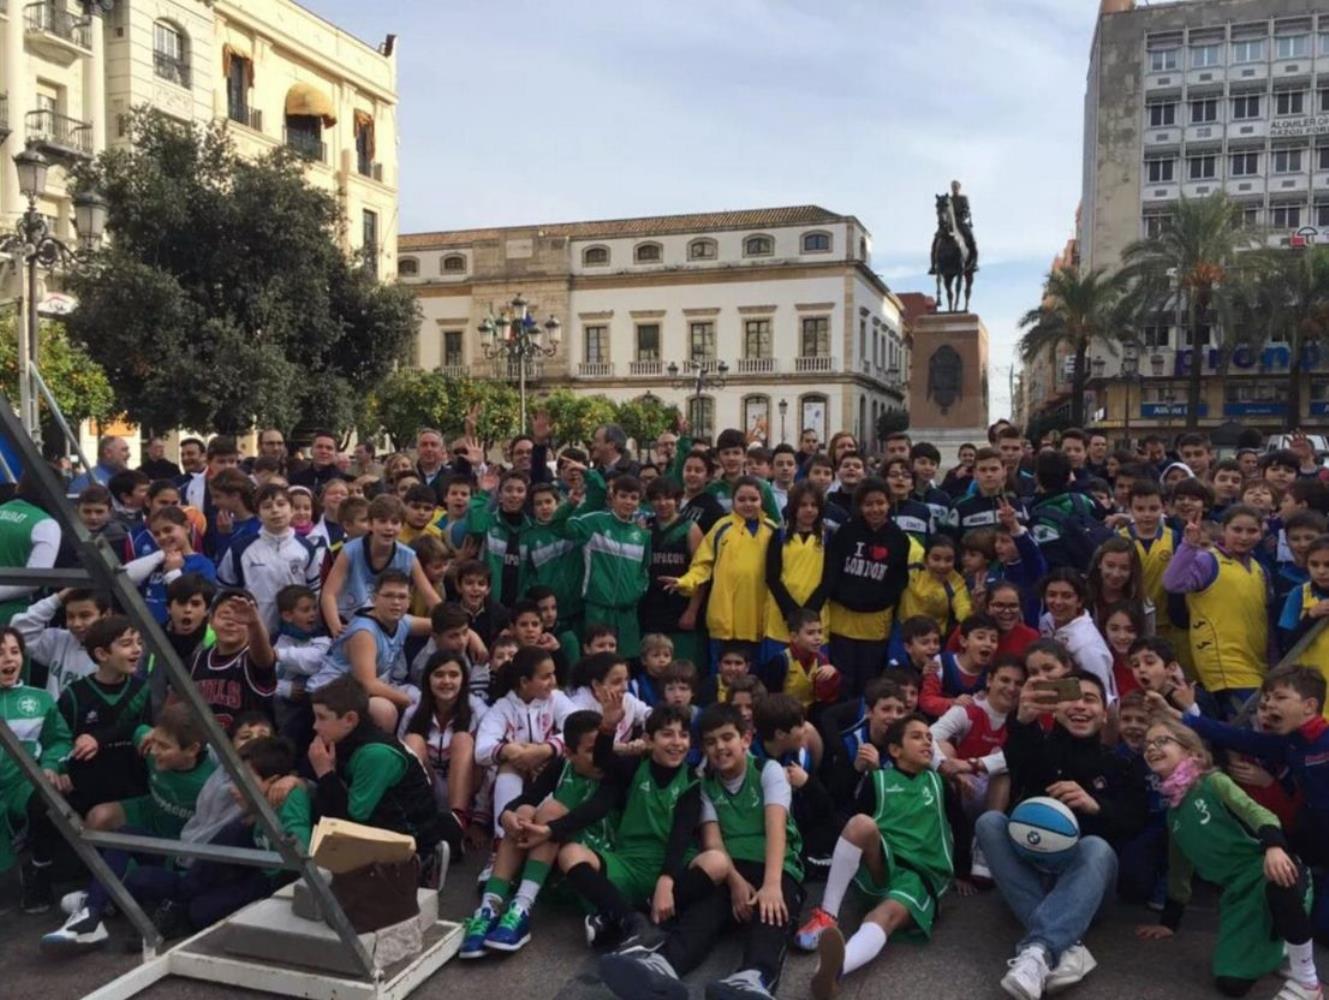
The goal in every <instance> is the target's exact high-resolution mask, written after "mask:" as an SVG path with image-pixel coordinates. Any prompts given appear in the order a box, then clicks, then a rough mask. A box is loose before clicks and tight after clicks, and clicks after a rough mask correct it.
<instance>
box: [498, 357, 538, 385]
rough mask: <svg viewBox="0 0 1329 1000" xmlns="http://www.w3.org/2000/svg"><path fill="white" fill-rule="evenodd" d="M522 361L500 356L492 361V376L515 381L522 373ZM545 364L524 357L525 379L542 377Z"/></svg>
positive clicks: (529, 380) (534, 379)
mask: <svg viewBox="0 0 1329 1000" xmlns="http://www.w3.org/2000/svg"><path fill="white" fill-rule="evenodd" d="M521 369H522V362H521V361H518V360H517V359H515V358H512V359H508V358H500V359H499V360H497V361H495V362H494V368H493V371H494V378H505V379H508V380H509V381H512V382H516V381H517V380H518V379H520V378H521V375H522V370H521ZM544 374H545V364H544V362H543V361H538V360H536V359H535V358H527V359H526V381H527V382H533V381H536V380H537V379H542V378H544Z"/></svg>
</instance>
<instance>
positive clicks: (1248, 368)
mask: <svg viewBox="0 0 1329 1000" xmlns="http://www.w3.org/2000/svg"><path fill="white" fill-rule="evenodd" d="M1193 353H1194V352H1192V351H1191V350H1190V349H1187V350H1181V351H1177V352H1175V354H1174V355H1173V362H1172V374H1173V376H1174V377H1182V378H1184V377H1185V376H1187V375H1189V374H1190V371H1191V355H1192V354H1193ZM1223 354H1224V352H1223V351H1222V350H1221V349H1220V348H1217V347H1215V348H1211V349H1209V350H1207V351H1205V352H1204V368H1205V370H1206V371H1211V372H1216V371H1218V370H1219V368H1221V367H1222V365H1223ZM1227 365H1228V369H1229V370H1230V371H1235V372H1240V373H1246V372H1285V371H1287V370H1288V369H1289V368H1291V366H1292V349H1291V348H1289V347H1287V346H1286V345H1280V344H1274V345H1272V346H1269V347H1266V348H1264V349H1263V350H1259V351H1257V350H1255V349H1254V348H1252V347H1247V346H1244V345H1243V346H1241V347H1237V348H1235V349H1233V350H1232V351H1231V352H1228V357H1227ZM1326 366H1329V348H1326V346H1324V345H1321V344H1306V345H1304V346H1303V347H1302V350H1301V369H1302V371H1314V370H1318V369H1321V368H1324V367H1326Z"/></svg>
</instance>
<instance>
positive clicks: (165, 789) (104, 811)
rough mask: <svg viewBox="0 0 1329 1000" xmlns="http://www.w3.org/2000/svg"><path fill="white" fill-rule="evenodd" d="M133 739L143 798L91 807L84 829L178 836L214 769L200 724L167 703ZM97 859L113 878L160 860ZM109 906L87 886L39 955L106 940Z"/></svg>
mask: <svg viewBox="0 0 1329 1000" xmlns="http://www.w3.org/2000/svg"><path fill="white" fill-rule="evenodd" d="M134 741H135V743H136V744H137V745H138V748H139V752H140V753H143V754H145V755H147V757H148V788H149V794H147V795H143V796H139V797H138V798H133V799H126V800H124V801H121V802H105V803H103V804H101V805H99V806H96V807H94V808H93V810H92V811H91V812H90V813H89V814H88V817H87V825H88V827H89V828H91V829H93V830H118V831H120V832H121V833H136V834H143V835H146V836H150V837H170V838H174V837H179V836H180V831H181V830H182V829H183V828H184V825H185V822H186V821H187V820H188V819H189V818H190V817H191V816H192V815H193V814H194V804H195V802H196V800H197V799H198V795H199V792H200V791H201V790H202V788H203V784H204V782H206V781H207V780H208V777H209V776H210V775H211V774H212V772H213V770H214V768H215V767H216V766H217V765H216V762H215V761H214V760H213V759H212V758H211V757H210V756H209V755H208V752H207V744H206V737H205V736H204V732H203V726H202V724H201V723H200V722H199V721H198V719H197V718H196V717H195V716H194V714H193V711H192V710H191V709H190V708H189V707H188V706H187V705H184V704H175V705H167V706H166V707H165V708H164V709H162V712H161V717H160V718H159V719H158V721H157V725H156V726H154V727H152V728H149V727H148V726H140V727H139V728H138V731H137V732H136V733H135V734H134ZM102 856H103V857H104V858H105V859H106V864H107V866H108V867H109V868H110V869H111V871H112V872H114V873H115V875H116V876H117V877H118V878H123V877H124V875H125V873H126V872H127V871H128V870H129V865H130V862H131V861H133V862H137V863H138V864H140V865H145V864H155V865H161V864H164V863H165V861H166V859H165V857H164V856H163V855H157V854H151V855H149V854H133V853H131V852H130V851H127V850H123V849H121V848H108V849H107V850H104V851H103V852H102ZM109 903H110V893H109V892H108V891H107V890H106V887H105V886H103V885H102V884H101V883H100V882H93V883H92V884H91V885H90V886H89V888H88V895H87V897H86V899H85V900H84V902H83V907H82V909H80V910H78V911H76V912H75V913H73V914H71V915H70V917H69V919H68V920H66V921H65V923H64V926H63V927H61V928H60V929H59V930H55V931H52V932H51V933H49V934H46V935H44V936H43V937H42V940H41V946H42V951H44V952H46V953H47V954H52V955H74V954H80V953H82V952H85V951H88V950H91V949H93V948H97V947H100V946H101V945H102V944H103V943H104V942H105V941H106V939H107V938H108V937H109V936H110V935H109V934H108V932H107V930H106V925H105V924H104V923H103V922H102V918H103V916H104V915H105V913H106V908H107V906H108V905H109Z"/></svg>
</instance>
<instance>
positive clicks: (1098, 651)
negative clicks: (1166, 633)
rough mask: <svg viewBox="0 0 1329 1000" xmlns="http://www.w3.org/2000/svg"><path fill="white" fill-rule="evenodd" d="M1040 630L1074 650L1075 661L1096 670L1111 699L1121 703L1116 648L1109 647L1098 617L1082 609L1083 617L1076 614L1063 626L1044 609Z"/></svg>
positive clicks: (1047, 636)
mask: <svg viewBox="0 0 1329 1000" xmlns="http://www.w3.org/2000/svg"><path fill="white" fill-rule="evenodd" d="M1038 631H1039V634H1040V635H1042V636H1044V637H1045V638H1051V639H1056V640H1057V641H1058V642H1059V643H1061V644H1062V645H1063V646H1065V647H1066V648H1067V649H1069V650H1070V651H1071V658H1072V659H1073V660H1074V661H1075V665H1076V666H1077V667H1079V668H1080V669H1081V670H1083V671H1085V672H1086V673H1090V674H1093V675H1094V676H1095V677H1097V678H1098V679H1099V680H1101V681H1102V682H1103V690H1104V691H1105V692H1106V693H1107V703H1108V704H1109V705H1115V704H1116V703H1117V680H1116V678H1115V677H1114V676H1113V674H1112V650H1110V649H1108V644H1107V640H1105V639H1104V638H1103V634H1102V633H1101V632H1099V631H1098V626H1097V625H1095V624H1094V619H1093V618H1092V617H1091V616H1090V614H1089V612H1088V611H1082V612H1081V613H1080V617H1078V618H1073V619H1071V620H1070V621H1069V622H1067V623H1066V624H1065V625H1063V626H1062V627H1061V628H1057V627H1056V625H1054V624H1053V622H1052V615H1051V614H1050V613H1046V612H1045V613H1044V615H1043V617H1042V618H1040V619H1039V621H1038Z"/></svg>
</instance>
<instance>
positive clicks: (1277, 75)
mask: <svg viewBox="0 0 1329 1000" xmlns="http://www.w3.org/2000/svg"><path fill="white" fill-rule="evenodd" d="M1314 71H1315V59H1314V58H1313V57H1311V56H1306V57H1305V58H1302V59H1276V60H1274V64H1273V67H1272V70H1271V72H1270V76H1272V77H1273V78H1274V79H1275V80H1302V79H1305V80H1309V79H1310V77H1311V73H1313V72H1314Z"/></svg>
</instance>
